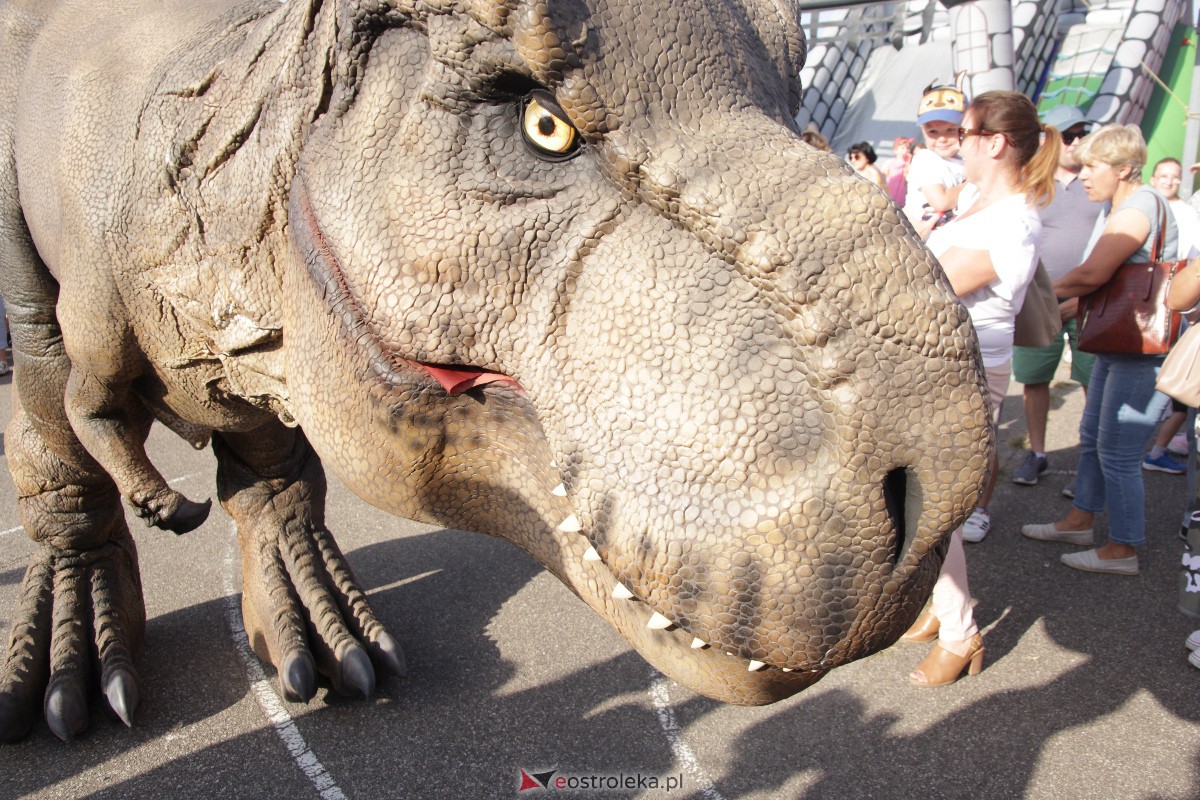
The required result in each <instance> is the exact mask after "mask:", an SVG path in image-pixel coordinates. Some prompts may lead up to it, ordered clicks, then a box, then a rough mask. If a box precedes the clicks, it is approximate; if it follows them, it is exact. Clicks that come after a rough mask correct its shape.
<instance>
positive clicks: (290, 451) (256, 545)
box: [213, 425, 404, 701]
mask: <svg viewBox="0 0 1200 800" xmlns="http://www.w3.org/2000/svg"><path fill="white" fill-rule="evenodd" d="M213 449H214V451H215V452H216V455H217V462H218V471H217V486H218V492H219V497H220V500H221V504H222V505H223V506H224V507H225V510H226V511H228V512H229V515H230V516H232V517H233V518H234V520H235V521H236V522H237V527H238V544H239V547H240V548H241V552H242V575H243V582H244V586H243V590H242V615H243V617H244V622H245V626H246V632H247V634H248V636H249V637H250V643H251V645H253V647H254V650H255V652H256V653H258V655H259V657H260V658H262V659H263V660H265V661H269V662H271V663H273V664H275V666H276V667H277V669H278V670H279V682H280V685H281V688H282V689H283V693H284V695H285V696H286V697H287V698H288V699H289V700H302V701H307V700H309V699H311V698H312V696H313V695H314V694H315V693H316V689H317V685H316V673H317V672H318V671H319V672H320V673H321V674H323V675H325V676H327V677H328V678H329V679H330V681H331V683H332V684H333V687H334V689H335V690H336V691H337V692H339V693H342V694H354V693H358V694H362V695H364V696H370V694H371V693H372V692H373V691H374V687H375V669H383V670H385V671H390V672H392V673H394V674H397V675H403V674H404V656H403V653H402V652H401V651H400V648H399V646H398V645H397V644H396V642H395V640H394V639H392V637H391V636H390V635H389V634H388V633H387V631H385V630H384V628H383V626H382V625H381V624H380V623H379V621H378V620H377V619H376V617H375V615H374V613H373V612H372V611H371V609H370V607H369V606H368V605H367V600H366V597H365V596H364V595H363V592H362V591H361V590H360V589H359V588H358V585H357V584H356V583H355V580H354V577H353V575H352V574H351V572H350V568H349V566H348V565H347V563H346V559H345V557H344V556H343V555H342V553H341V551H340V550H339V549H338V546H337V544H336V542H334V540H333V536H332V535H331V534H330V533H329V531H328V530H326V528H325V521H324V509H325V473H324V471H323V469H322V467H321V462H320V460H319V459H318V458H317V455H316V453H314V452H313V450H312V448H311V446H310V445H309V444H308V441H307V440H306V439H305V438H304V435H303V434H302V433H300V432H299V431H298V430H295V429H289V428H285V427H283V426H282V425H280V426H277V427H273V428H272V429H271V430H270V431H263V430H257V431H254V432H252V433H249V434H228V433H223V434H219V435H218V436H216V437H214V439H213ZM372 662H373V664H372Z"/></svg>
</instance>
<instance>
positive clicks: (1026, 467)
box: [1012, 450, 1050, 486]
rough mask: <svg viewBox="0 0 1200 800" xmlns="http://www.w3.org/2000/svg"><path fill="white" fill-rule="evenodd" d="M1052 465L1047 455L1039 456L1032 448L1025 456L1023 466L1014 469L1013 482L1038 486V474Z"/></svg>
mask: <svg viewBox="0 0 1200 800" xmlns="http://www.w3.org/2000/svg"><path fill="white" fill-rule="evenodd" d="M1048 466H1050V465H1049V463H1047V461H1046V457H1045V456H1039V455H1038V454H1037V453H1035V452H1033V451H1032V450H1030V451H1029V454H1028V455H1026V456H1025V460H1024V461H1022V462H1021V466H1019V467H1017V468H1016V469H1015V470H1013V476H1012V482H1013V483H1019V484H1020V485H1022V486H1037V482H1038V476H1039V475H1041V474H1042V473H1043V472H1045V471H1046V467H1048Z"/></svg>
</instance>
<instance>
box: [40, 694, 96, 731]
mask: <svg viewBox="0 0 1200 800" xmlns="http://www.w3.org/2000/svg"><path fill="white" fill-rule="evenodd" d="M46 724H47V725H48V726H50V730H51V732H53V733H54V735H55V736H57V737H58V738H59V739H62V740H63V741H64V742H69V741H71V740H72V739H74V738H75V737H76V736H78V735H79V734H80V733H82V732H83V730H84V729H85V728H87V724H88V718H87V703H85V702H84V699H83V692H82V691H81V690H80V688H79V687H78V686H75V685H73V684H66V683H59V684H58V685H56V686H53V687H51V689H50V690H49V691H48V692H47V693H46Z"/></svg>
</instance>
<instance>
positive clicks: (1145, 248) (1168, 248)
mask: <svg viewBox="0 0 1200 800" xmlns="http://www.w3.org/2000/svg"><path fill="white" fill-rule="evenodd" d="M1163 207H1166V218H1167V228H1166V236H1165V237H1164V239H1163V251H1162V260H1163V261H1174V260H1175V259H1176V258H1178V256H1177V255H1176V253H1177V252H1178V250H1179V229H1178V227H1177V226H1176V225H1175V215H1174V214H1172V213H1171V208H1170V206H1168V205H1167V199H1166V198H1165V197H1163V196H1162V195H1161V194H1159V193H1158V192H1157V191H1155V190H1154V189H1153V188H1151V187H1149V186H1145V185H1143V186H1139V187H1138V188H1137V189H1135V190H1134V192H1133V194H1131V195H1129V197H1127V198H1125V202H1124V203H1121V205H1120V207H1119V208H1118V209H1117V211H1124V210H1125V209H1127V208H1136V209H1137V210H1138V211H1140V212H1142V213H1143V214H1145V215H1146V217H1147V218H1148V219H1149V220H1150V235H1149V236H1147V237H1146V241H1145V242H1143V243H1142V246H1141V247H1139V248H1138V250H1137V252H1135V253H1134V254H1133V255H1131V256H1130V257H1129V263H1131V264H1145V263H1147V262H1148V261H1151V260H1152V256H1151V251H1152V250H1153V249H1154V240H1155V238H1156V237H1157V236H1158V221H1159V210H1160V209H1161V208H1163ZM1106 222H1108V213H1104V214H1101V215H1100V216H1098V217H1096V227H1095V228H1094V229H1093V230H1092V239H1091V241H1089V242H1088V247H1087V251H1088V253H1091V252H1092V248H1093V247H1095V246H1096V241H1097V240H1098V239H1099V238H1100V234H1102V233H1103V232H1104V224H1105V223H1106ZM1085 258H1086V256H1085Z"/></svg>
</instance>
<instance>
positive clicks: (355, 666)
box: [342, 645, 375, 700]
mask: <svg viewBox="0 0 1200 800" xmlns="http://www.w3.org/2000/svg"><path fill="white" fill-rule="evenodd" d="M342 686H343V687H345V688H346V689H352V690H354V691H356V692H358V693H359V694H361V695H362V696H363V698H364V699H367V700H370V699H371V695H372V694H374V692H375V670H374V669H373V668H372V667H371V659H370V658H369V657H368V656H367V651H366V650H364V649H363V648H362V647H360V646H359V645H353V646H351V647H348V648H346V653H345V655H344V656H343V657H342Z"/></svg>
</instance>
